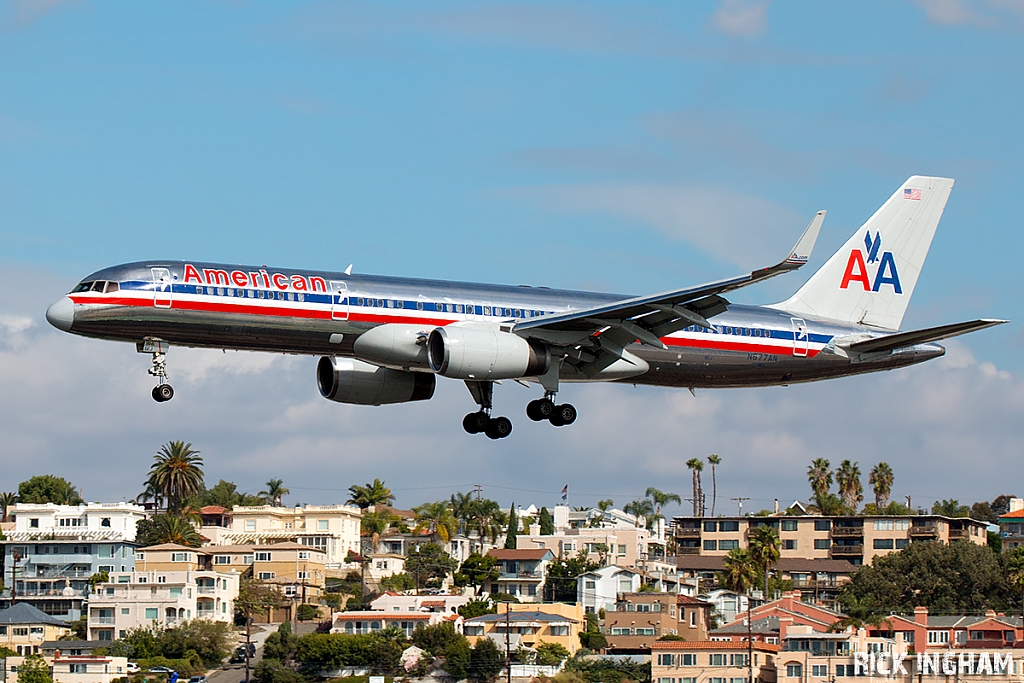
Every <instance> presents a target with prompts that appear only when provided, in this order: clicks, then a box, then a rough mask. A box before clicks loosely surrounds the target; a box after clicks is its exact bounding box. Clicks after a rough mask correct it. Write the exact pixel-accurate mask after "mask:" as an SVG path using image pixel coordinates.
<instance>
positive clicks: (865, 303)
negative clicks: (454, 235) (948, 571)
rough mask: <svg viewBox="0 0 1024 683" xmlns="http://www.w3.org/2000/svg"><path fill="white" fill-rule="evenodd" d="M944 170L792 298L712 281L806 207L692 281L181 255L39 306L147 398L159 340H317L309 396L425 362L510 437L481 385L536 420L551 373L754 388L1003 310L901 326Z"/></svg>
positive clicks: (100, 274)
mask: <svg viewBox="0 0 1024 683" xmlns="http://www.w3.org/2000/svg"><path fill="white" fill-rule="evenodd" d="M952 188H953V180H952V179H949V178H935V177H925V176H913V177H911V178H910V179H908V180H907V182H906V183H904V184H903V185H902V186H901V187H900V188H899V190H897V191H896V192H895V193H894V194H893V195H892V196H891V197H890V198H889V199H888V201H886V202H885V204H883V205H882V207H881V208H879V209H878V210H877V211H876V212H875V213H874V215H872V216H871V217H870V218H869V219H868V220H867V222H865V223H864V225H863V226H861V227H860V228H859V229H858V230H857V231H856V232H855V233H854V234H853V235H852V236H851V237H850V238H849V240H848V241H847V242H846V244H844V245H843V246H842V248H840V249H839V251H837V252H836V253H835V254H834V255H833V256H832V257H831V258H830V259H829V260H828V261H827V262H826V263H825V264H824V265H823V266H822V267H821V268H820V269H819V270H818V271H817V272H815V273H814V274H813V275H812V276H811V278H810V279H809V280H807V282H806V283H805V284H804V285H803V286H802V287H800V289H799V290H797V292H796V293H795V294H793V296H791V297H790V298H789V299H787V300H785V301H782V302H779V303H776V304H770V305H765V306H749V305H739V304H733V303H731V302H730V301H729V300H728V299H726V298H725V295H726V294H728V293H730V292H733V291H735V290H738V289H740V288H742V287H746V286H748V285H751V284H754V283H756V282H761V281H763V280H766V279H768V278H771V277H775V276H777V275H780V274H782V273H787V272H790V271H793V270H796V269H798V268H800V267H801V266H803V265H805V264H806V263H807V260H808V258H809V257H810V254H811V250H812V248H813V246H814V242H815V240H816V239H817V237H818V232H819V230H820V228H821V225H822V222H823V221H824V218H825V212H824V211H819V212H818V213H817V214H816V215H815V216H814V218H813V219H812V220H811V222H810V224H809V225H808V226H807V228H806V229H805V230H804V232H803V234H802V235H801V237H800V239H799V240H798V241H797V243H796V245H795V246H794V247H793V249H792V250H791V251H790V253H789V256H787V257H786V258H785V259H783V260H782V261H781V262H779V263H777V264H776V265H773V266H770V267H767V268H762V269H760V270H755V271H753V272H750V273H748V274H744V275H740V276H738V277H733V278H729V279H724V280H718V281H716V282H711V283H708V284H704V285H698V286H696V287H688V288H685V289H677V290H673V291H668V292H663V293H660V294H653V295H649V296H626V295H619V294H606V293H597V292H582V291H570V290H557V289H549V288H547V287H529V286H501V285H491V284H477V283H463V282H450V281H441V280H426V279H411V278H399V277H384V276H376V275H362V274H353V273H352V267H351V266H349V267H348V268H347V269H346V270H345V271H344V272H340V273H339V272H319V271H309V270H294V269H287V268H268V267H266V266H261V267H255V266H232V265H226V264H217V263H201V262H193V261H140V262H136V263H128V264H124V265H118V266H113V267H110V268H105V269H103V270H99V271H97V272H95V273H93V274H92V275H89V276H88V277H86V278H85V279H84V280H82V281H81V282H80V283H79V284H78V285H77V286H76V287H75V288H74V289H72V291H71V292H70V293H69V294H68V295H67V296H65V297H63V298H61V299H60V300H58V301H57V302H56V303H54V304H53V305H52V306H50V307H49V309H48V310H47V312H46V319H47V320H48V321H49V322H50V323H51V324H52V325H53V326H54V327H57V328H58V329H60V330H63V331H66V332H71V333H73V334H77V335H82V336H85V337H96V338H99V339H108V340H114V341H121V342H130V343H134V344H136V348H137V350H138V351H139V352H140V353H147V354H152V366H151V367H150V369H149V372H150V374H152V375H153V376H154V377H156V381H157V384H156V386H155V387H154V388H153V394H152V395H153V398H154V399H155V400H157V401H159V402H163V401H168V400H170V399H171V397H172V396H173V395H174V390H173V389H172V388H171V385H170V384H169V383H168V382H167V351H168V348H169V347H170V346H186V347H206V348H218V349H233V350H246V351H269V352H275V353H289V354H308V355H317V356H321V357H320V359H319V361H318V363H317V368H316V381H317V386H318V388H319V390H320V393H321V395H323V397H324V398H326V399H329V400H331V401H336V402H339V403H347V404H356V405H383V404H394V403H404V402H408V401H422V400H427V399H430V398H431V397H432V396H433V394H434V388H435V385H436V384H435V383H436V378H437V377H438V376H441V377H446V378H450V379H455V380H463V381H464V382H465V383H466V386H467V387H468V388H469V392H470V394H471V395H472V397H473V399H474V401H475V402H476V403H477V405H478V410H476V411H475V412H471V413H469V414H468V415H466V416H465V418H464V419H463V428H464V429H465V431H466V432H468V433H470V434H479V433H483V434H485V435H486V436H488V437H489V438H491V439H500V438H504V437H507V436H508V435H509V434H510V433H511V432H512V421H511V420H509V419H508V418H507V417H500V416H494V415H492V407H493V391H494V385H495V384H496V383H499V384H500V382H501V381H502V380H514V381H517V382H519V383H522V384H526V385H527V386H529V385H530V384H535V385H539V386H540V388H542V389H543V395H542V396H541V397H540V398H537V399H534V400H532V401H530V402H529V403H528V404H527V406H526V414H527V416H528V417H529V418H530V419H531V420H533V421H537V422H540V421H545V420H546V421H548V422H549V423H550V424H552V425H554V426H556V427H561V426H565V425H569V424H572V423H573V422H575V421H576V417H577V412H576V408H575V407H574V406H572V404H569V403H562V404H558V403H557V402H556V399H557V393H558V390H559V386H560V383H562V382H626V383H631V384H634V385H636V384H645V385H658V386H666V387H680V388H687V389H689V390H690V391H691V392H694V390H695V389H698V388H719V387H765V386H776V385H789V384H795V383H800V382H812V381H817V380H823V379H829V378H836V377H845V376H849V375H857V374H862V373H868V372H876V371H880V370H891V369H893V368H900V367H904V366H908V365H913V364H916V363H921V362H923V361H926V360H930V359H932V358H937V357H939V356H942V355H943V354H944V353H945V349H944V348H943V347H942V346H940V345H938V344H936V343H935V342H936V341H939V340H942V339H947V338H950V337H955V336H957V335H961V334H966V333H968V332H973V331H976V330H981V329H984V328H988V327H992V326H994V325H999V324H1002V323H1005V322H1007V321H1005V320H997V319H979V320H971V321H967V322H962V323H954V324H950V325H940V326H938V327H930V328H927V329H919V330H913V331H900V324H901V322H902V320H903V315H904V312H905V311H906V309H907V304H908V303H909V301H910V297H911V295H912V294H913V292H914V287H915V285H916V284H917V279H918V275H919V274H920V272H921V268H922V266H923V265H924V260H925V257H926V256H927V254H928V248H929V246H930V244H931V241H932V237H933V236H934V234H935V229H936V227H937V225H938V223H939V219H940V218H941V216H942V212H943V210H944V209H945V206H946V201H947V199H948V198H949V194H950V191H951V190H952Z"/></svg>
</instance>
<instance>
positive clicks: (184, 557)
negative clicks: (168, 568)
mask: <svg viewBox="0 0 1024 683" xmlns="http://www.w3.org/2000/svg"><path fill="white" fill-rule="evenodd" d="M191 554H192V553H171V562H188V561H189V559H190V558H189V555H191Z"/></svg>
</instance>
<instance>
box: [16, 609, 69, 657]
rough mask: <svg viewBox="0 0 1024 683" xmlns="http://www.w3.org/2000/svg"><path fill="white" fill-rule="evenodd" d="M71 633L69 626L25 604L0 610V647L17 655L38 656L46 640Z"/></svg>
mask: <svg viewBox="0 0 1024 683" xmlns="http://www.w3.org/2000/svg"><path fill="white" fill-rule="evenodd" d="M68 633H71V625H70V624H68V623H67V622H65V621H61V620H60V619H56V618H54V617H51V616H50V615H49V614H46V613H45V612H42V611H40V610H38V609H36V608H35V607H33V606H32V605H30V604H28V603H27V602H19V603H17V604H15V605H14V606H13V607H9V608H7V609H5V610H0V647H6V648H8V649H9V650H13V651H14V652H17V653H18V654H19V655H34V654H39V648H41V647H42V645H43V643H45V642H46V641H48V640H56V639H57V638H60V637H61V636H64V635H67V634H68Z"/></svg>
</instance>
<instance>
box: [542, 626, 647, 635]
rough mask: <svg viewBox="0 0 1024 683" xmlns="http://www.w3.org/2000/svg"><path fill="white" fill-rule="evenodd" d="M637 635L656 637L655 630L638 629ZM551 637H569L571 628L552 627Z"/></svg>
mask: <svg viewBox="0 0 1024 683" xmlns="http://www.w3.org/2000/svg"><path fill="white" fill-rule="evenodd" d="M556 628H563V629H565V633H555V629H556ZM636 634H637V635H638V636H653V635H654V629H653V628H638V629H636ZM551 635H560V636H567V635H569V627H568V626H552V627H551Z"/></svg>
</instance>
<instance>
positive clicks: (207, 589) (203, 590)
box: [196, 586, 217, 595]
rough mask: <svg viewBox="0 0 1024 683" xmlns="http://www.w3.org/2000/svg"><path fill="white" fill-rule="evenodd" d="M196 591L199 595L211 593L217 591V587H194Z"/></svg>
mask: <svg viewBox="0 0 1024 683" xmlns="http://www.w3.org/2000/svg"><path fill="white" fill-rule="evenodd" d="M196 592H197V593H198V594H199V595H213V594H214V593H216V592H217V589H216V588H214V587H213V586H199V587H197V588H196Z"/></svg>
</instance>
